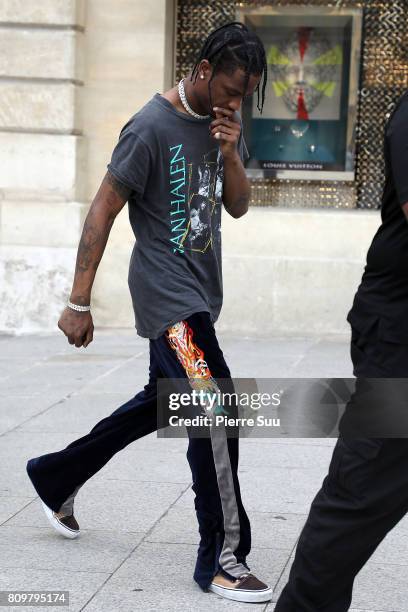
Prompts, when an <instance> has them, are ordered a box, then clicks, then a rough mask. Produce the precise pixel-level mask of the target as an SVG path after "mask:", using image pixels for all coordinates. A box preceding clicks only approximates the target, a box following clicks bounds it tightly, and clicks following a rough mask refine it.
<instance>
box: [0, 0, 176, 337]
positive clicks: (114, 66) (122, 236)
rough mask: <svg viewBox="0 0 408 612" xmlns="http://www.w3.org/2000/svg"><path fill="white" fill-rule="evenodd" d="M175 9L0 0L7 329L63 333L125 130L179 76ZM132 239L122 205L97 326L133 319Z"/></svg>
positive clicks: (97, 305) (98, 300)
mask: <svg viewBox="0 0 408 612" xmlns="http://www.w3.org/2000/svg"><path fill="white" fill-rule="evenodd" d="M172 5H173V3H172V2H170V1H166V0H155V2H148V1H146V0H138V1H137V2H134V1H132V0H121V2H120V10H117V6H116V5H114V3H112V2H111V0H109V1H108V0H86V2H85V0H41V2H39V1H38V0H3V2H1V3H0V299H1V302H0V303H1V306H0V331H3V332H4V331H36V330H55V329H56V323H57V320H58V317H59V314H60V312H61V310H62V308H63V307H64V304H65V301H66V299H67V297H68V295H69V293H70V290H71V285H72V279H73V272H74V267H75V256H76V250H77V246H78V241H79V238H80V234H81V230H82V226H83V221H84V218H85V215H86V212H87V210H88V208H89V205H90V202H91V201H92V198H93V196H94V194H95V193H96V191H97V188H98V186H99V183H100V182H101V180H102V178H103V176H104V174H105V172H106V164H107V163H108V161H109V159H110V154H111V151H112V149H113V147H114V145H115V143H116V141H117V138H118V135H119V131H120V128H121V127H122V125H123V124H124V123H125V122H126V121H127V119H128V118H129V117H130V116H131V115H132V114H133V113H134V112H136V110H137V109H138V108H140V107H141V106H142V105H143V104H144V103H145V102H146V101H147V100H148V98H149V97H150V96H151V95H152V91H153V92H154V91H163V89H164V88H166V87H167V86H168V85H169V83H170V82H171V79H172V77H171V68H172V58H173V53H172V49H171V48H169V45H170V46H171V45H172V41H173V31H172V27H169V24H170V26H171V24H172V23H173V22H172V14H171V11H172ZM165 60H166V63H165ZM132 245H133V238H132V236H131V232H130V228H129V224H128V221H127V211H126V208H125V209H124V211H123V212H122V213H121V214H120V215H119V217H118V219H117V221H116V223H115V226H114V228H113V230H112V232H111V237H110V240H109V243H108V247H107V249H106V254H105V257H104V259H103V262H102V264H101V266H100V270H99V271H98V275H97V281H96V285H95V290H94V293H93V303H92V306H93V311H94V315H95V316H94V318H95V323H96V324H97V325H98V324H99V325H113V326H114V325H133V313H132V311H131V303H130V299H129V297H128V290H127V285H126V278H127V262H128V259H129V256H130V250H131V248H132Z"/></svg>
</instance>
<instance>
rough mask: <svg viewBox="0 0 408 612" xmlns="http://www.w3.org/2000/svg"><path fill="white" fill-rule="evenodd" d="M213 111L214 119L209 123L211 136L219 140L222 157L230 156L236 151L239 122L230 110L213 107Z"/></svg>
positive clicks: (239, 129)
mask: <svg viewBox="0 0 408 612" xmlns="http://www.w3.org/2000/svg"><path fill="white" fill-rule="evenodd" d="M214 111H215V116H216V119H214V121H212V122H211V124H210V132H211V136H213V137H214V138H216V139H217V140H218V141H219V143H220V149H221V153H222V155H223V157H224V158H227V157H232V156H234V155H236V154H237V152H238V140H239V136H240V133H241V123H240V121H239V119H238V116H237V114H236V113H235V112H234V111H232V110H229V109H227V108H220V107H214Z"/></svg>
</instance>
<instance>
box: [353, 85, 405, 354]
mask: <svg viewBox="0 0 408 612" xmlns="http://www.w3.org/2000/svg"><path fill="white" fill-rule="evenodd" d="M384 160H385V186H384V191H383V196H382V205H381V219H382V224H381V226H380V227H379V229H378V231H377V233H376V234H375V236H374V238H373V241H372V243H371V246H370V248H369V250H368V253H367V265H366V267H365V270H364V274H363V277H362V280H361V284H360V286H359V288H358V290H357V293H356V295H355V298H354V303H353V307H352V309H351V311H350V312H349V314H348V316H347V320H348V321H349V323H350V324H351V325H352V327H354V328H355V329H357V330H358V331H360V332H361V333H364V332H367V331H368V330H369V329H370V327H371V326H372V325H373V322H374V321H377V320H378V321H379V333H380V337H381V338H383V339H385V340H389V341H392V342H398V343H403V344H405V343H408V316H407V315H408V222H407V219H406V217H405V215H404V212H403V210H402V208H401V206H402V204H405V203H406V202H408V91H406V92H405V94H404V95H403V96H402V97H401V98H400V100H399V101H398V103H397V105H396V107H395V109H394V111H393V112H392V114H391V116H390V118H389V120H388V122H387V124H386V126H385V139H384Z"/></svg>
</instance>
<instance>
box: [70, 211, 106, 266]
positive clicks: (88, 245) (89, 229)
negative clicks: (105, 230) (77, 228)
mask: <svg viewBox="0 0 408 612" xmlns="http://www.w3.org/2000/svg"><path fill="white" fill-rule="evenodd" d="M100 240H101V235H100V232H99V231H98V229H97V228H96V227H95V226H94V225H93V224H92V217H91V219H87V220H86V221H85V225H84V229H83V231H82V236H81V240H80V242H79V247H78V255H77V262H76V270H75V271H76V272H87V270H89V267H90V266H91V264H93V265H94V269H95V270H96V267H97V266H98V263H99V261H98V262H95V263H94V260H95V255H94V249H95V247H96V246H97V244H98V242H100ZM95 265H96V267H95Z"/></svg>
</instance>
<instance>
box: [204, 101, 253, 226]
mask: <svg viewBox="0 0 408 612" xmlns="http://www.w3.org/2000/svg"><path fill="white" fill-rule="evenodd" d="M214 110H215V111H216V116H217V118H216V120H215V121H212V122H211V134H212V135H213V136H214V138H216V139H217V140H219V141H220V149H221V153H222V156H223V160H224V184H223V196H222V199H223V202H224V207H225V209H226V210H227V211H228V212H229V214H230V215H231V216H232V217H234V218H235V219H238V218H239V217H242V215H245V213H246V212H248V202H249V198H250V194H251V188H250V184H249V181H248V178H247V176H246V173H245V168H244V165H243V163H242V161H241V158H240V156H239V153H238V148H237V145H238V140H239V136H240V133H241V124H240V122H239V121H237V119H236V115H235V113H234V112H233V111H231V110H229V109H225V108H216V109H214Z"/></svg>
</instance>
